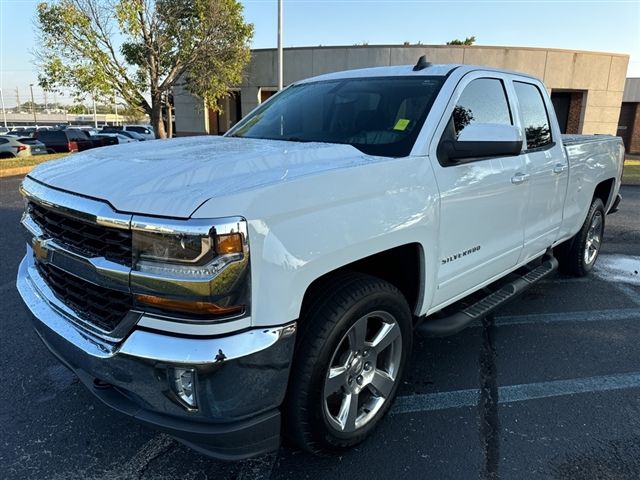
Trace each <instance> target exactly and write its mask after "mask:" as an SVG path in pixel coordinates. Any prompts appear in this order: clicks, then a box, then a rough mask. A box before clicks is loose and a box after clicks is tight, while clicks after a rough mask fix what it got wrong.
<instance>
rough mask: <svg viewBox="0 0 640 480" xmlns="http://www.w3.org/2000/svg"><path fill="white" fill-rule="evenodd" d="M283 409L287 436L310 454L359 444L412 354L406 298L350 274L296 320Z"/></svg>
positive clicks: (392, 394) (389, 400)
mask: <svg viewBox="0 0 640 480" xmlns="http://www.w3.org/2000/svg"><path fill="white" fill-rule="evenodd" d="M301 322H302V327H303V328H302V333H301V338H300V340H299V342H298V345H297V348H296V354H295V356H294V361H293V367H292V372H291V382H290V386H289V392H288V397H287V401H286V404H285V435H286V436H287V437H288V438H289V439H290V440H293V442H294V443H296V444H297V445H298V446H299V447H301V448H304V449H305V450H308V451H311V452H316V453H317V452H322V451H331V450H333V451H335V450H341V449H345V448H349V447H352V446H354V445H356V444H358V443H360V442H361V441H363V440H364V439H365V438H366V437H367V436H368V435H369V434H370V433H371V431H372V430H373V429H374V428H375V427H376V425H377V424H378V423H379V422H380V420H381V419H382V417H383V416H384V415H385V413H386V412H387V411H388V410H389V408H390V406H391V403H392V402H393V399H394V397H395V395H396V392H397V389H398V385H399V382H400V378H401V377H402V373H403V371H404V367H405V364H406V361H407V358H408V355H409V352H410V351H411V343H412V320H411V312H410V310H409V306H408V305H407V302H406V300H405V298H404V297H403V295H402V294H401V293H400V292H399V291H398V290H397V289H396V288H395V287H394V286H393V285H391V284H389V283H387V282H385V281H383V280H380V279H378V278H375V277H370V276H366V275H360V274H347V275H345V276H343V277H341V278H339V279H336V281H335V283H334V284H333V286H332V288H331V289H330V290H329V293H326V291H325V293H324V294H323V295H322V297H320V298H317V299H316V301H315V302H313V303H312V305H311V307H310V308H309V309H308V310H307V313H306V314H305V315H304V317H303V318H302V319H301Z"/></svg>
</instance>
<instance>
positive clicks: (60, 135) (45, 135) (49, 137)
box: [36, 131, 66, 142]
mask: <svg viewBox="0 0 640 480" xmlns="http://www.w3.org/2000/svg"><path fill="white" fill-rule="evenodd" d="M36 138H37V139H38V140H40V141H42V142H55V141H62V142H66V138H65V135H64V132H60V131H58V132H38V133H37V135H36Z"/></svg>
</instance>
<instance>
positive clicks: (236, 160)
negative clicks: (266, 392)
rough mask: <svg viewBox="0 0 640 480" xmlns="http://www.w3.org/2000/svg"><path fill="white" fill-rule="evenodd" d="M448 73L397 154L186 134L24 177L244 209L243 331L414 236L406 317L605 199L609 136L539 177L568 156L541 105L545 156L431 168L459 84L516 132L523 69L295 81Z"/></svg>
mask: <svg viewBox="0 0 640 480" xmlns="http://www.w3.org/2000/svg"><path fill="white" fill-rule="evenodd" d="M447 74H448V78H447V80H446V82H445V84H444V86H443V88H442V90H441V92H440V94H439V95H438V97H437V99H436V101H435V103H434V105H433V107H432V111H431V113H430V114H429V116H428V118H427V121H426V122H425V125H424V127H423V129H422V131H421V133H420V135H419V136H418V139H417V141H416V143H415V145H414V148H413V150H412V152H411V155H410V156H408V157H406V158H398V159H392V158H381V157H372V156H368V155H365V154H363V153H361V152H360V151H358V150H357V149H355V148H353V147H351V146H348V145H330V144H314V143H294V142H279V141H268V140H252V139H239V138H217V137H195V138H181V139H173V140H158V141H156V142H153V144H147V142H142V143H139V144H131V145H123V146H119V147H115V148H110V149H96V150H92V151H88V152H86V153H82V154H77V155H74V156H73V157H72V158H70V159H68V160H63V161H58V162H53V163H50V164H46V165H43V166H41V167H39V168H37V169H35V170H34V171H33V172H32V174H31V176H33V177H34V178H35V179H37V180H39V181H41V182H44V183H46V184H49V185H52V186H54V187H57V188H61V189H64V190H68V191H71V192H76V193H79V194H82V195H86V196H90V197H94V198H99V199H103V200H106V201H108V202H109V203H110V204H111V205H113V206H114V208H116V209H117V210H119V211H123V212H130V213H138V214H147V215H158V216H167V217H176V218H188V217H191V218H217V217H230V216H243V217H245V218H246V219H247V220H248V224H249V241H250V245H251V275H252V285H251V289H252V305H251V323H252V325H254V326H267V325H282V324H285V323H288V322H289V321H291V320H294V319H296V318H297V317H298V315H299V312H300V307H301V304H302V299H303V296H304V293H305V291H306V290H307V288H308V286H309V285H310V284H311V283H312V282H313V281H314V280H316V279H317V278H318V277H320V276H322V275H324V274H326V273H328V272H331V271H333V270H335V269H337V268H339V267H342V266H344V265H346V264H349V263H351V262H354V261H356V260H359V259H361V258H364V257H367V256H370V255H373V254H375V253H378V252H381V251H384V250H387V249H390V248H393V247H397V246H401V245H406V244H418V245H419V246H420V249H419V251H420V252H421V259H420V261H421V271H422V275H421V277H422V278H421V280H420V282H421V301H420V302H419V305H417V307H416V309H415V313H416V314H418V315H420V314H425V313H432V312H434V311H437V310H438V309H440V308H442V307H444V306H446V305H447V304H449V303H452V302H453V301H455V300H456V299H458V298H461V297H462V296H465V295H467V294H469V293H471V292H472V291H474V290H477V289H479V288H482V287H483V286H484V285H486V284H488V283H490V282H491V281H493V280H495V279H496V278H499V277H500V276H502V275H504V274H506V273H508V272H509V271H511V270H513V269H515V268H517V267H518V266H519V265H521V264H523V263H525V262H526V261H527V260H529V259H530V258H531V257H533V256H536V255H539V254H541V253H543V252H544V250H545V249H546V248H547V247H549V246H550V245H551V244H552V243H557V242H559V241H560V240H563V239H566V238H568V237H570V236H571V235H573V234H574V233H575V232H576V231H577V230H578V229H579V227H580V225H581V224H582V222H583V221H584V218H585V215H586V211H587V209H588V206H589V203H590V201H591V198H592V196H593V192H594V189H595V187H596V185H597V184H598V183H599V182H601V181H602V180H606V179H608V178H615V179H616V183H615V190H614V196H615V194H617V191H618V187H619V178H620V173H621V168H622V162H621V151H620V150H619V149H620V147H619V145H620V142H619V140H613V139H612V137H610V138H600V139H599V140H598V141H592V142H585V143H578V144H575V145H572V146H570V147H569V148H567V152H566V155H567V156H568V167H569V168H568V169H567V170H564V171H562V172H559V173H555V172H551V171H550V169H551V170H552V169H553V168H555V166H556V165H557V164H560V163H562V162H564V163H565V164H566V163H567V156H565V152H564V150H563V147H562V145H561V139H560V134H559V132H558V127H557V124H556V121H555V117H554V116H553V110H552V109H551V108H550V109H549V112H550V115H551V117H552V118H551V122H552V124H553V134H554V137H555V138H556V141H557V146H556V147H555V148H553V149H551V150H548V152H549V153H544V154H543V155H542V156H536V155H532V154H528V155H519V156H513V157H503V158H494V159H486V160H479V161H474V162H469V163H464V164H460V165H456V166H453V167H443V166H442V165H440V163H439V162H438V160H437V155H436V149H437V144H438V141H439V139H440V136H441V134H442V131H443V129H444V125H445V123H446V121H447V120H448V118H449V116H450V114H451V111H452V109H453V107H454V105H455V101H456V99H457V96H458V95H459V94H460V92H461V91H462V89H463V88H464V86H465V85H466V84H467V83H468V82H469V81H470V80H472V79H474V78H479V77H483V76H490V77H493V78H500V79H502V80H503V82H504V84H505V90H506V92H507V95H508V97H509V102H510V107H511V109H512V113H513V114H514V128H512V129H511V131H512V133H514V134H515V133H516V132H520V131H521V130H518V129H521V125H520V120H519V118H518V115H517V114H518V105H517V102H516V101H515V100H514V92H513V86H512V84H511V81H512V79H513V78H518V79H520V80H524V81H534V82H537V80H535V79H531V77H527V76H520V75H516V74H512V73H509V72H502V71H497V70H487V69H485V68H482V67H473V66H461V67H457V68H456V66H442V65H440V66H433V67H430V68H427V69H425V70H422V71H419V72H413V71H412V69H411V67H407V66H405V67H389V68H381V69H366V70H360V71H352V72H342V73H337V74H329V75H325V76H322V77H316V78H313V79H310V80H308V81H317V80H322V79H333V78H343V77H354V76H361V77H364V76H393V75H447ZM537 84H538V85H540V84H539V83H537ZM543 93H544V95H545V97H546V91H544V90H543ZM546 101H547V105H548V106H549V105H550V102H549V100H548V98H547V99H546ZM518 174H523V175H526V174H528V175H529V177H528V181H524V182H520V183H514V182H513V181H512V179H513V177H514V176H517V175H518ZM565 188H566V189H567V194H566V206H564V203H565V201H564V196H565V194H564V193H563V192H564V189H565ZM476 246H480V249H479V250H476V251H474V252H472V253H470V254H467V255H463V256H461V258H459V259H456V261H455V262H445V263H443V262H442V260H443V259H445V258H446V257H448V256H451V255H455V254H457V253H460V252H464V251H467V250H470V249H473V248H474V247H476Z"/></svg>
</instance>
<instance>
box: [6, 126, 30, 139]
mask: <svg viewBox="0 0 640 480" xmlns="http://www.w3.org/2000/svg"><path fill="white" fill-rule="evenodd" d="M7 135H13V136H14V137H27V136H29V132H27V131H26V130H25V129H24V128H13V129H11V131H10V132H9V133H8V134H7Z"/></svg>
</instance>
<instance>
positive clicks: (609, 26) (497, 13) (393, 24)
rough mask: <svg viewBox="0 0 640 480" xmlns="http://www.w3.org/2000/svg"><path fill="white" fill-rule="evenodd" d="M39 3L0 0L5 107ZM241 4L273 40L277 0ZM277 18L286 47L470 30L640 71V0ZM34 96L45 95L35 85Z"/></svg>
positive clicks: (363, 5) (32, 71)
mask: <svg viewBox="0 0 640 480" xmlns="http://www.w3.org/2000/svg"><path fill="white" fill-rule="evenodd" d="M38 2H39V0H0V88H2V91H3V93H4V98H5V104H6V105H7V106H8V107H9V106H13V105H15V103H16V93H15V89H16V88H18V92H19V95H20V101H21V102H25V101H27V100H29V98H30V92H29V84H30V83H35V84H37V71H36V68H35V66H34V65H33V56H32V53H31V52H32V51H33V50H34V49H35V47H36V35H35V31H34V26H33V22H34V15H35V10H36V6H37V4H38ZM241 3H242V4H243V6H244V14H245V18H246V21H248V22H251V23H253V24H254V27H255V34H254V38H253V42H252V47H253V48H273V47H275V46H276V39H277V32H276V26H277V1H276V0H244V1H241ZM283 23H284V46H285V47H300V46H315V45H353V44H358V43H359V44H362V43H367V44H369V45H375V44H402V43H403V42H411V43H417V42H421V43H423V44H427V45H428V44H444V43H445V42H447V41H449V40H452V39H454V38H460V39H463V38H465V37H467V36H471V35H474V36H475V37H476V44H477V45H506V46H529V47H550V48H565V49H576V50H594V51H602V52H619V53H628V54H630V55H631V58H630V63H629V69H628V72H627V76H630V77H640V0H618V1H615V0H614V1H552V0H537V1H530V0H524V1H515V0H512V1H492V2H486V1H472V0H466V1H464V0H463V1H456V0H450V1H430V0H342V1H338V0H284V22H283ZM284 68H285V69H286V65H285V66H284ZM34 96H35V100H36V102H42V101H43V100H44V94H43V92H42V90H41V89H40V87H38V86H37V85H36V86H34ZM52 99H53V98H52V95H51V94H50V95H49V101H51V100H52ZM58 100H63V99H61V98H58Z"/></svg>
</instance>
